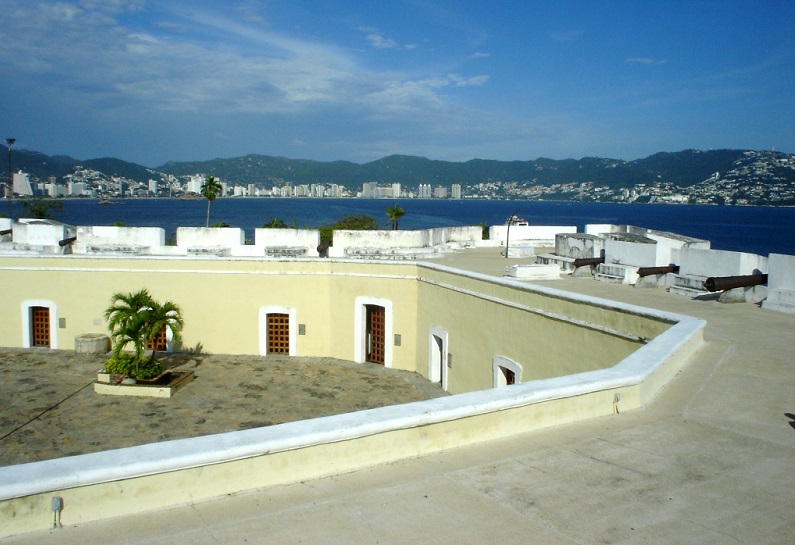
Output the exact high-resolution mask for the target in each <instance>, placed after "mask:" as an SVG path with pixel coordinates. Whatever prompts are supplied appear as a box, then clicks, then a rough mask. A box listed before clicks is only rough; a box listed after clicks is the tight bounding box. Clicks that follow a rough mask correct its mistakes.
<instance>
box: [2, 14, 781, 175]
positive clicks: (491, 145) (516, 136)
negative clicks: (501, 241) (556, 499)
mask: <svg viewBox="0 0 795 545" xmlns="http://www.w3.org/2000/svg"><path fill="white" fill-rule="evenodd" d="M500 8H501V9H495V7H494V6H492V5H483V4H481V3H476V2H462V3H453V2H446V1H438V2H420V1H412V0H406V1H401V2H395V3H389V4H386V5H371V4H369V3H364V2H359V1H348V2H344V3H342V4H339V5H337V4H335V5H316V4H314V3H309V2H305V1H296V2H289V3H267V2H258V1H245V2H239V3H235V4H233V5H232V6H231V7H228V6H220V7H219V6H218V5H217V3H214V2H208V1H197V2H183V1H179V0H169V1H164V2H158V3H155V2H151V1H145V0H116V1H113V2H98V1H94V0H80V1H74V2H55V1H49V0H48V1H42V2H37V3H35V4H34V3H30V4H28V3H25V4H23V5H18V4H17V3H14V2H11V1H10V0H0V9H2V10H3V13H4V14H7V18H6V25H4V27H5V28H4V30H5V31H6V32H7V38H6V40H4V42H3V43H2V45H0V65H1V66H3V72H4V73H5V74H6V78H5V82H4V83H5V84H4V85H3V86H2V87H0V100H2V103H3V105H4V106H3V108H2V109H1V110H0V112H1V113H0V127H2V129H3V130H4V131H6V133H7V134H5V135H3V136H4V137H5V136H13V137H15V138H16V139H17V143H16V144H15V149H35V150H39V151H42V152H44V153H47V154H50V155H61V154H63V155H70V156H72V157H76V158H80V159H89V158H98V157H108V156H110V157H117V158H119V159H123V160H125V161H130V162H135V163H138V164H142V165H146V166H149V167H156V166H160V165H162V164H163V163H165V162H166V161H191V160H207V159H211V158H215V157H236V156H242V155H246V154H249V153H257V154H266V155H275V156H286V157H292V158H304V159H315V160H320V161H330V160H349V161H353V162H357V163H363V162H367V161H371V160H374V159H378V158H380V157H384V156H387V155H391V154H406V155H416V156H425V157H429V158H432V159H439V160H448V161H465V160H468V159H472V158H484V159H496V160H528V159H535V158H538V157H549V158H553V159H565V158H569V157H571V158H580V157H585V156H600V157H610V158H615V159H624V160H631V159H637V158H641V157H646V156H648V155H650V154H653V153H656V152H660V151H678V150H681V149H687V148H694V149H717V148H735V149H759V150H763V149H767V150H776V151H782V152H785V153H792V152H794V151H795V135H793V133H792V131H791V127H792V126H793V125H795V109H793V108H792V107H791V99H790V96H789V95H790V90H791V89H792V88H795V70H793V67H794V66H795V62H793V61H794V60H795V47H793V45H795V44H793V37H792V36H791V32H790V29H791V26H792V23H793V21H795V6H793V4H791V3H789V2H784V1H774V2H767V3H764V4H758V5H756V6H755V8H756V9H750V8H749V5H748V4H747V3H740V2H737V1H730V2H720V3H712V2H673V3H668V4H666V5H665V7H664V8H659V7H658V6H653V5H649V6H645V5H636V4H635V3H630V2H614V3H610V4H609V5H601V4H592V3H588V2H572V3H569V4H567V5H566V6H561V5H559V4H554V5H545V4H538V5H535V4H530V5H525V3H523V2H506V3H502V4H501V5H500Z"/></svg>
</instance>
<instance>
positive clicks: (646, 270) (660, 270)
mask: <svg viewBox="0 0 795 545" xmlns="http://www.w3.org/2000/svg"><path fill="white" fill-rule="evenodd" d="M678 272H679V265H674V264H673V263H671V264H670V265H666V266H664V267H640V268H639V269H638V276H639V277H641V278H643V277H644V276H651V275H654V274H668V273H678Z"/></svg>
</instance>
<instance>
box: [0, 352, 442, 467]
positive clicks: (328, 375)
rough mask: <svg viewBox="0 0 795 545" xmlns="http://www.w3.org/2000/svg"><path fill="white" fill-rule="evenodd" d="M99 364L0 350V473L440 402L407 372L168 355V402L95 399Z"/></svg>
mask: <svg viewBox="0 0 795 545" xmlns="http://www.w3.org/2000/svg"><path fill="white" fill-rule="evenodd" d="M105 360H106V356H93V355H86V354H77V353H75V352H72V351H66V350H41V349H31V350H26V349H0V399H2V400H3V401H2V405H0V465H2V466H5V465H13V464H20V463H26V462H34V461H38V460H46V459H51V458H59V457H62V456H73V455H76V454H85V453H88V452H96V451H102V450H109V449H115V448H122V447H129V446H133V445H140V444H144V443H152V442H158V441H167V440H171V439H181V438H185V437H196V436H200V435H208V434H213V433H220V432H226V431H236V430H243V429H248V428H255V427H261V426H270V425H274V424H280V423H284V422H291V421H296V420H305V419H308V418H315V417H319V416H328V415H332V414H341V413H347V412H353V411H358V410H362V409H370V408H374V407H382V406H386V405H397V404H400V403H408V402H412V401H421V400H425V399H430V398H433V397H439V396H442V395H446V394H445V393H444V392H443V391H442V390H441V389H440V388H439V387H438V386H435V385H432V384H430V383H428V382H427V381H426V380H425V379H424V378H423V377H421V376H420V375H418V374H416V373H409V372H406V371H398V370H393V369H386V368H384V367H382V366H379V365H374V364H354V363H351V362H345V361H341V360H335V359H331V358H286V357H261V356H229V355H210V354H198V355H196V354H176V355H172V356H170V357H169V358H168V359H167V360H166V366H167V368H169V369H174V370H185V369H190V370H193V371H194V372H195V374H196V380H194V381H193V382H191V383H190V384H188V385H187V386H185V387H184V388H182V389H181V390H179V391H178V392H177V393H176V395H174V397H171V398H149V397H126V396H115V395H102V394H97V393H95V392H94V388H93V384H94V381H95V380H96V373H97V370H99V369H101V367H102V365H103V364H104V361H105Z"/></svg>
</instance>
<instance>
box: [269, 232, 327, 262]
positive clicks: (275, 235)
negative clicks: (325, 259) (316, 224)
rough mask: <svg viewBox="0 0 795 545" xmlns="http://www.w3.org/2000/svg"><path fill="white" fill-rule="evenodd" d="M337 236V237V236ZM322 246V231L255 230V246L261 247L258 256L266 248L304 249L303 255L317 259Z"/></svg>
mask: <svg viewBox="0 0 795 545" xmlns="http://www.w3.org/2000/svg"><path fill="white" fill-rule="evenodd" d="M335 236H336V235H335ZM319 244H320V231H318V230H317V229H267V228H263V227H260V228H257V229H255V230H254V246H259V250H258V254H257V255H262V253H263V251H264V250H263V247H264V248H304V249H305V252H304V254H303V255H306V256H312V257H317V255H318V253H317V247H318V245H319Z"/></svg>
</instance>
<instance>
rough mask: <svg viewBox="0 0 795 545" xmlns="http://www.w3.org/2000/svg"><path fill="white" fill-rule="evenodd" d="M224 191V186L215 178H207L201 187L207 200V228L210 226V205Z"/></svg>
mask: <svg viewBox="0 0 795 545" xmlns="http://www.w3.org/2000/svg"><path fill="white" fill-rule="evenodd" d="M223 190H224V186H223V185H221V182H219V181H218V178H216V177H215V176H207V178H206V179H205V180H204V183H203V184H202V187H201V190H200V191H201V194H202V196H203V197H204V198H205V199H207V221H206V223H205V224H204V226H205V227H209V226H210V204H212V202H213V201H214V200H215V199H216V197H218V196H219V195H220V194H221V193H222V192H223Z"/></svg>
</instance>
